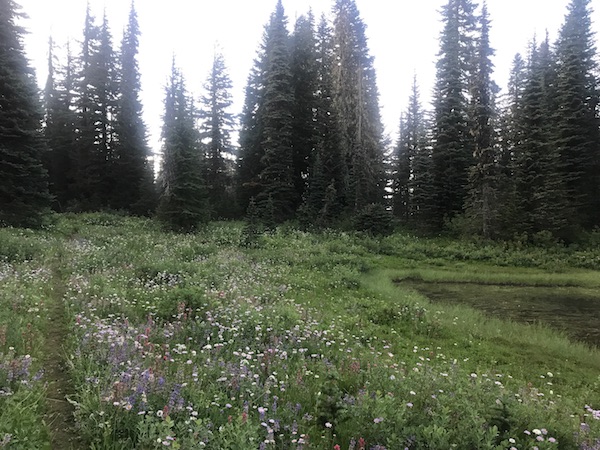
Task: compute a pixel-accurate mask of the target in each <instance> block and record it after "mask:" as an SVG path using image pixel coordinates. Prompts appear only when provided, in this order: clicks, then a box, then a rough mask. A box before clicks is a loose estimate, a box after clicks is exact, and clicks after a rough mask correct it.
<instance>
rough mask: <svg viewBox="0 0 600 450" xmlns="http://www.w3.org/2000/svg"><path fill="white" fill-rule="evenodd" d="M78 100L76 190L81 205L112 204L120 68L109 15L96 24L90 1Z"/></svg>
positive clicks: (83, 44) (108, 205)
mask: <svg viewBox="0 0 600 450" xmlns="http://www.w3.org/2000/svg"><path fill="white" fill-rule="evenodd" d="M83 36H84V39H83V43H82V52H81V58H80V67H79V76H78V86H77V87H78V98H77V99H76V102H75V104H76V109H77V113H78V120H77V140H76V147H77V149H76V151H77V155H76V177H75V184H76V191H77V192H78V193H79V202H80V208H81V209H83V210H98V209H101V208H107V207H111V206H112V205H111V198H112V191H113V187H114V178H115V177H114V173H113V162H114V147H115V144H116V140H115V133H114V120H113V119H114V113H115V108H116V100H117V86H118V84H117V71H116V66H115V59H116V58H115V55H114V52H113V48H112V37H111V34H110V30H109V27H108V20H107V18H106V14H105V15H104V20H103V22H102V25H101V26H98V25H96V24H95V23H94V16H93V15H92V12H91V9H90V6H89V3H88V7H87V13H86V18H85V26H84V33H83Z"/></svg>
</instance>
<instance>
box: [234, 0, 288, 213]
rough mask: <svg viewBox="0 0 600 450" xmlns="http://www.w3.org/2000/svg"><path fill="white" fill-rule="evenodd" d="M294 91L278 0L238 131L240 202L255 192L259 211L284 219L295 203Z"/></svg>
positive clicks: (281, 10)
mask: <svg viewBox="0 0 600 450" xmlns="http://www.w3.org/2000/svg"><path fill="white" fill-rule="evenodd" d="M293 108H294V93H293V89H292V74H291V70H290V53H289V35H288V32H287V18H286V16H285V11H284V9H283V5H282V3H281V0H279V1H278V2H277V5H276V8H275V11H274V12H273V13H272V14H271V18H270V21H269V24H268V25H267V27H266V29H265V34H264V37H263V43H262V46H261V50H260V52H259V56H258V58H257V60H256V61H255V67H254V69H253V72H252V73H251V75H250V79H249V81H248V86H247V89H246V103H245V106H244V113H243V115H242V129H241V131H240V146H241V149H240V161H239V172H238V173H239V184H240V191H239V192H240V199H241V206H242V207H246V208H247V205H248V204H249V201H250V199H251V198H255V205H256V209H257V211H258V214H259V215H261V216H262V217H263V218H265V219H266V218H268V217H270V216H271V215H272V213H273V211H274V214H275V217H274V218H273V220H275V221H277V222H280V221H283V220H286V219H289V218H291V217H292V216H293V215H294V213H295V210H294V207H295V205H296V200H295V198H296V194H295V189H294V179H293V177H294V168H293V144H292V132H293Z"/></svg>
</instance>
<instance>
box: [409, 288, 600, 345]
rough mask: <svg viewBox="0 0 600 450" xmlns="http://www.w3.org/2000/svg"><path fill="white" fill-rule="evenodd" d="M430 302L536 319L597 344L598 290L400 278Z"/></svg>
mask: <svg viewBox="0 0 600 450" xmlns="http://www.w3.org/2000/svg"><path fill="white" fill-rule="evenodd" d="M399 283H401V284H402V285H403V286H409V287H411V288H413V289H415V290H416V291H418V292H420V293H421V294H423V295H425V296H427V297H428V298H429V299H430V300H431V301H432V302H448V303H453V304H466V305H469V306H471V307H473V308H475V309H478V310H480V311H483V312H484V313H486V314H489V315H493V316H496V317H499V318H507V319H512V320H514V321H517V322H526V323H534V322H540V323H543V324H546V325H549V326H550V327H552V328H555V329H558V330H561V331H564V332H565V333H566V334H567V335H569V336H570V337H571V338H574V339H577V340H580V341H584V342H587V343H589V344H592V345H595V346H598V347H600V293H598V291H597V290H592V289H585V288H578V287H534V286H504V285H488V284H474V283H439V282H438V283H428V282H422V281H413V280H410V281H408V280H403V281H400V282H399Z"/></svg>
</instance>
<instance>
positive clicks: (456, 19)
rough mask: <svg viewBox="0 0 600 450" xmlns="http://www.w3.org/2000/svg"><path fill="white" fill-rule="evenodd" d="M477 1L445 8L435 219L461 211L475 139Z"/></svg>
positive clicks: (438, 222)
mask: <svg viewBox="0 0 600 450" xmlns="http://www.w3.org/2000/svg"><path fill="white" fill-rule="evenodd" d="M474 10H475V5H474V4H473V3H472V2H471V0H448V3H447V4H446V5H445V6H444V8H443V10H442V17H443V21H444V29H443V31H442V35H441V47H440V53H439V59H438V62H437V73H436V77H437V79H436V85H435V90H434V102H433V105H434V110H435V112H434V124H433V153H432V157H433V179H434V185H435V199H434V205H432V206H433V208H432V209H433V210H434V217H433V218H432V219H433V220H434V225H435V226H436V227H437V228H440V227H442V225H443V223H444V220H446V219H451V218H452V217H453V216H455V215H456V214H459V213H461V212H462V211H463V206H464V204H465V200H466V196H467V182H468V176H469V170H470V167H471V165H472V164H473V150H474V143H473V139H472V137H471V135H470V132H469V131H470V122H469V119H470V117H469V102H468V97H467V95H468V94H469V92H470V89H471V83H472V76H473V62H474V45H475V41H474V38H475V31H476V26H475V25H476V24H475V15H474Z"/></svg>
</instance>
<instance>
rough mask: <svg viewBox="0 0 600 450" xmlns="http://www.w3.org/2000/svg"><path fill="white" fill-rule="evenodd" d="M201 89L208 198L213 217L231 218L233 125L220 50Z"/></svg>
mask: <svg viewBox="0 0 600 450" xmlns="http://www.w3.org/2000/svg"><path fill="white" fill-rule="evenodd" d="M204 89H205V94H204V96H203V97H202V99H201V106H200V111H199V117H200V138H201V139H202V141H203V142H204V143H205V144H206V151H207V155H206V159H207V161H206V174H205V181H206V186H207V190H208V200H209V203H210V207H211V210H212V211H213V214H214V215H215V217H217V218H231V217H234V216H235V215H236V211H235V207H234V205H235V194H234V190H233V173H232V167H231V161H232V157H233V155H234V149H233V146H232V144H231V133H232V132H233V130H234V125H235V124H234V117H233V114H232V113H231V112H229V108H230V107H231V105H232V103H233V101H232V97H231V89H232V83H231V79H230V78H229V74H228V73H227V68H226V66H225V59H224V57H223V55H222V54H221V53H215V55H214V58H213V65H212V69H211V71H210V74H209V76H208V79H207V80H206V83H205V84H204Z"/></svg>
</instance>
